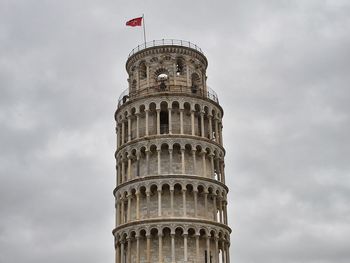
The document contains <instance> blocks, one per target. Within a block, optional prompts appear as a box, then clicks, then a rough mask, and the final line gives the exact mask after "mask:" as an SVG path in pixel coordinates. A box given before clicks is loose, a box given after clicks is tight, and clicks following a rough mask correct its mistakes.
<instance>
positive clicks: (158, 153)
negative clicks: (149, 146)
mask: <svg viewBox="0 0 350 263" xmlns="http://www.w3.org/2000/svg"><path fill="white" fill-rule="evenodd" d="M160 151H161V149H157V158H158V161H157V163H158V175H160V174H161V172H160V169H161V164H160Z"/></svg>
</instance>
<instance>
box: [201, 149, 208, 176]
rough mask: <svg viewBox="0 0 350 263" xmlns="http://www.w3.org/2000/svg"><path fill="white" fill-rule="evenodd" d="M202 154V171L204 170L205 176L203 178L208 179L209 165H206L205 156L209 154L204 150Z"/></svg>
mask: <svg viewBox="0 0 350 263" xmlns="http://www.w3.org/2000/svg"><path fill="white" fill-rule="evenodd" d="M201 154H202V166H203V169H202V170H203V174H202V176H203V177H208V175H207V164H206V161H205V155H206V154H207V152H206V151H204V150H202V152H201Z"/></svg>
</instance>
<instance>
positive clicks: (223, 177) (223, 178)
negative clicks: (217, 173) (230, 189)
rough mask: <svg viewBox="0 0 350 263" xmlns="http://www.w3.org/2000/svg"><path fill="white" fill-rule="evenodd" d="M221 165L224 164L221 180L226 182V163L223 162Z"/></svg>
mask: <svg viewBox="0 0 350 263" xmlns="http://www.w3.org/2000/svg"><path fill="white" fill-rule="evenodd" d="M221 166H222V170H221V182H222V183H225V163H224V162H222V164H221Z"/></svg>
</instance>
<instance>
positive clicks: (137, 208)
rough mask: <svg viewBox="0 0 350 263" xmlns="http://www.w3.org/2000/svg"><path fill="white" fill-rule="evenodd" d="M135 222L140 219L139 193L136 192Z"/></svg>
mask: <svg viewBox="0 0 350 263" xmlns="http://www.w3.org/2000/svg"><path fill="white" fill-rule="evenodd" d="M135 195H136V220H139V219H140V191H139V190H137V191H136V193H135Z"/></svg>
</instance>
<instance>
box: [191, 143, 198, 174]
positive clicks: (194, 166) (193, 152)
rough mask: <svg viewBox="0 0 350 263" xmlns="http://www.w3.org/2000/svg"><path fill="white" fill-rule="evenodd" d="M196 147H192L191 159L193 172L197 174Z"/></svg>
mask: <svg viewBox="0 0 350 263" xmlns="http://www.w3.org/2000/svg"><path fill="white" fill-rule="evenodd" d="M196 152H197V150H196V149H192V159H193V174H195V175H197V160H196Z"/></svg>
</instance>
